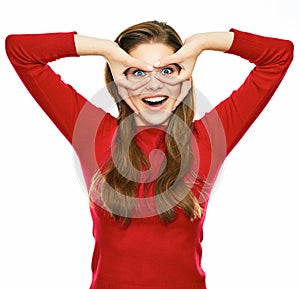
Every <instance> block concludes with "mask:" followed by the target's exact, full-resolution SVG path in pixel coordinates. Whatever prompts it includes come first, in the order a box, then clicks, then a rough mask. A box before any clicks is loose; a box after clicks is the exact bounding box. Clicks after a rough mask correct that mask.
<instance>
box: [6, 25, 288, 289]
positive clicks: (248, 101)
mask: <svg viewBox="0 0 300 289" xmlns="http://www.w3.org/2000/svg"><path fill="white" fill-rule="evenodd" d="M232 31H234V41H233V44H232V46H231V48H230V49H229V50H228V51H227V53H230V54H234V55H237V56H240V57H242V58H244V59H246V60H248V61H250V62H251V63H254V64H255V67H254V68H253V70H252V71H251V72H250V74H249V75H248V76H247V78H246V79H245V81H244V83H243V84H242V85H241V86H240V87H239V88H238V89H237V90H235V91H233V92H232V94H231V95H230V96H228V97H227V98H226V99H225V100H224V101H222V102H221V103H220V104H219V105H217V106H216V107H215V108H214V109H212V110H211V111H209V112H207V113H206V114H205V115H204V116H203V117H202V118H201V119H200V120H195V121H194V125H193V139H194V142H193V152H194V154H196V155H198V157H197V158H198V159H199V160H200V161H199V163H198V165H197V167H196V168H195V169H196V171H197V172H198V175H199V176H200V177H201V178H202V179H208V180H209V181H210V182H213V180H214V179H215V178H216V175H217V173H218V170H219V168H220V166H221V164H222V162H223V161H224V159H225V158H226V156H227V155H228V154H229V152H230V151H231V150H232V149H233V148H234V146H235V145H236V144H237V143H238V141H239V140H240V139H241V138H242V136H243V135H244V133H245V132H246V131H247V129H248V128H249V127H250V126H251V124H252V123H253V122H254V120H255V119H256V118H257V116H258V115H259V114H260V112H261V111H262V110H263V108H264V107H265V106H266V104H267V103H268V101H269V100H270V98H271V97H272V95H273V94H274V92H275V90H276V88H277V87H278V85H279V84H280V82H281V80H282V78H283V77H284V75H285V73H286V71H287V69H288V67H289V65H290V63H291V61H292V58H293V44H292V43H291V42H290V41H287V40H281V39H276V38H269V37H263V36H259V35H255V34H250V33H246V32H242V31H238V30H235V29H233V30H232ZM73 34H74V33H73V32H72V33H50V34H39V35H10V36H8V37H7V40H6V51H7V55H8V57H9V59H10V61H11V63H12V65H13V66H14V68H15V70H16V72H17V73H18V75H19V77H20V78H21V80H22V81H23V83H24V85H25V86H26V87H27V89H28V90H29V92H30V94H31V95H32V96H33V97H34V99H35V100H36V101H37V102H38V104H39V105H40V106H41V108H42V109H43V110H44V111H45V112H46V114H47V115H48V116H49V117H50V118H51V120H52V121H53V122H54V124H55V125H56V126H57V127H58V129H59V130H60V131H61V132H62V134H63V135H64V136H65V137H66V138H67V140H68V141H69V142H70V143H71V144H72V145H73V147H74V149H75V150H76V152H77V154H78V156H79V159H80V161H81V166H82V170H83V174H84V176H85V180H86V183H87V187H89V185H90V180H91V177H92V175H93V174H94V173H95V171H96V169H97V168H98V167H99V166H101V165H102V164H104V163H105V161H106V160H107V158H108V157H109V156H110V154H111V143H112V141H113V139H114V133H115V132H116V129H117V126H118V123H117V121H116V119H115V118H114V117H113V116H112V115H110V114H109V113H106V112H105V111H104V110H103V109H101V108H98V107H96V106H94V105H93V104H92V103H91V102H89V101H88V100H87V99H85V98H84V97H83V96H82V95H80V94H79V93H78V92H77V91H76V90H75V89H74V88H72V87H71V86H70V85H68V84H65V83H64V82H63V81H62V80H61V78H60V76H59V75H57V74H56V73H55V72H54V71H53V70H52V69H51V68H50V66H49V65H47V63H48V62H51V61H54V60H57V59H59V58H62V57H69V56H78V55H77V53H76V49H75V45H74V37H73ZM163 134H164V131H162V130H160V129H157V128H149V129H147V130H141V131H140V132H139V133H138V134H137V135H136V137H135V140H136V142H137V144H138V145H139V147H140V148H141V150H142V151H143V152H145V154H146V155H149V153H150V152H151V151H152V150H153V149H156V148H159V149H162V150H164V149H165V147H164V138H163V137H162V136H163ZM157 165H159V163H157ZM150 188H151V186H150ZM138 191H139V193H142V192H143V186H142V185H141V186H140V187H139V188H138ZM192 192H193V193H195V194H196V195H197V197H198V198H199V202H200V203H201V206H202V208H203V209H204V214H203V215H202V217H201V219H196V220H195V221H193V222H191V221H190V220H188V218H187V217H186V216H185V214H184V213H183V211H182V210H181V209H179V208H177V207H176V208H175V211H176V214H177V217H176V219H175V221H173V222H171V223H169V224H168V225H163V224H162V223H161V221H160V219H159V216H155V215H153V216H147V217H145V218H133V219H132V221H131V224H130V225H129V226H128V227H126V228H124V227H122V226H121V225H120V224H119V223H118V222H115V221H114V220H113V219H112V218H111V217H110V216H109V214H108V213H107V212H106V211H105V210H104V209H102V208H101V206H98V205H97V204H95V205H94V206H92V207H91V208H90V210H91V215H92V219H93V235H94V238H95V249H94V254H93V259H92V272H93V279H92V284H91V287H90V289H205V288H206V285H205V273H204V271H203V270H202V268H201V255H202V248H201V241H202V238H203V232H202V228H203V222H204V219H205V208H206V206H207V202H208V200H209V198H208V197H209V195H206V197H203V196H202V197H201V196H200V195H199V193H198V192H199V184H195V186H194V187H193V188H192ZM150 194H151V192H150Z"/></svg>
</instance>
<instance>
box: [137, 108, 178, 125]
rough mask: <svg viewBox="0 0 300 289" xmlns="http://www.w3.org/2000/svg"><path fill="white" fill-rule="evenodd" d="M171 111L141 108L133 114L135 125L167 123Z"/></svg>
mask: <svg viewBox="0 0 300 289" xmlns="http://www.w3.org/2000/svg"><path fill="white" fill-rule="evenodd" d="M171 115H172V112H170V111H166V110H160V111H155V112H154V111H153V110H143V111H139V114H137V115H135V122H136V125H153V126H159V125H167V124H168V122H169V118H170V116H171Z"/></svg>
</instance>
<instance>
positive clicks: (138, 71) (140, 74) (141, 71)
mask: <svg viewBox="0 0 300 289" xmlns="http://www.w3.org/2000/svg"><path fill="white" fill-rule="evenodd" d="M132 74H133V75H134V76H139V77H141V76H144V75H146V73H145V72H144V71H143V70H135V71H134V72H133V73H132Z"/></svg>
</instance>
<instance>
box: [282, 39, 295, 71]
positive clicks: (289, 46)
mask: <svg viewBox="0 0 300 289" xmlns="http://www.w3.org/2000/svg"><path fill="white" fill-rule="evenodd" d="M283 45H284V47H283V48H282V63H283V64H284V65H285V66H286V67H289V65H290V64H291V62H292V61H293V58H294V44H293V42H292V41H290V40H284V41H283Z"/></svg>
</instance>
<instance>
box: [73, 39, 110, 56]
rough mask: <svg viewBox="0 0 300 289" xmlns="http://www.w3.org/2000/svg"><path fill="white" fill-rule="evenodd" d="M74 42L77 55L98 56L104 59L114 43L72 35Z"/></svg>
mask: <svg viewBox="0 0 300 289" xmlns="http://www.w3.org/2000/svg"><path fill="white" fill-rule="evenodd" d="M74 42H75V47H76V51H77V54H78V55H80V56H83V55H99V56H103V57H105V56H106V55H107V54H108V53H109V51H110V49H111V46H112V45H114V43H113V42H112V41H110V40H106V39H101V38H95V37H89V36H84V35H77V34H75V35H74Z"/></svg>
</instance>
